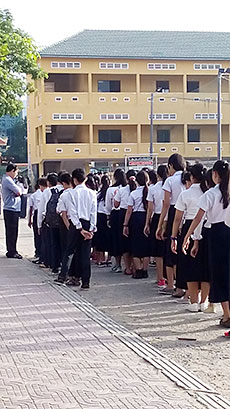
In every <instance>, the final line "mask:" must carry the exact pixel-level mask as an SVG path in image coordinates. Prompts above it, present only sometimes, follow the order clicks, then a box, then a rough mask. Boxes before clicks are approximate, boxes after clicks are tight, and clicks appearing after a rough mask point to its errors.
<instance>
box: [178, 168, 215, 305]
mask: <svg viewBox="0 0 230 409" xmlns="http://www.w3.org/2000/svg"><path fill="white" fill-rule="evenodd" d="M190 172H191V183H192V184H191V186H190V188H189V189H187V190H184V191H183V192H181V194H180V195H179V197H178V199H177V201H176V204H175V208H176V214H175V217H174V223H173V229H172V238H171V240H172V241H171V248H172V251H173V253H175V254H178V264H177V274H178V275H181V276H182V278H181V281H184V282H185V286H186V283H187V286H188V293H189V296H190V301H191V304H190V305H189V306H188V307H187V309H188V310H189V311H191V312H198V311H200V310H201V311H204V310H205V308H206V307H207V305H206V302H207V297H208V294H209V290H210V284H209V281H210V277H209V276H208V275H207V270H206V269H204V265H203V252H202V248H201V246H200V249H199V251H197V252H196V253H197V254H196V257H192V254H190V251H191V250H192V248H193V243H194V242H193V241H191V245H190V249H189V251H188V254H187V256H186V255H185V254H184V253H183V252H182V244H183V240H184V237H185V235H186V233H187V231H188V229H189V227H190V225H191V223H192V221H193V219H194V217H195V216H196V213H197V211H198V203H199V199H200V198H201V196H202V195H203V193H204V192H206V190H207V186H206V182H205V173H206V169H205V168H204V167H203V165H202V164H201V163H197V164H195V165H194V166H192V167H191V171H190ZM183 218H184V220H183ZM182 220H183V227H182V231H181V235H180V237H179V238H178V233H179V228H180V224H181V222H182ZM201 227H202V225H200V230H201ZM199 235H200V233H199V232H197V231H195V234H194V240H195V242H196V241H197V240H198V237H197V236H199ZM185 286H182V287H180V288H185ZM199 289H201V304H200V305H199V302H198V295H199Z"/></svg>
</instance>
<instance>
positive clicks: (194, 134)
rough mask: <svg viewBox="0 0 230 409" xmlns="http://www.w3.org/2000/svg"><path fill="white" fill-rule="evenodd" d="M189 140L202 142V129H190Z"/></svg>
mask: <svg viewBox="0 0 230 409" xmlns="http://www.w3.org/2000/svg"><path fill="white" fill-rule="evenodd" d="M188 142H200V129H188Z"/></svg>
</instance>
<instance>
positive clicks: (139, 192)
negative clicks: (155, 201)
mask: <svg viewBox="0 0 230 409" xmlns="http://www.w3.org/2000/svg"><path fill="white" fill-rule="evenodd" d="M143 189H144V186H138V187H137V188H136V190H133V192H131V193H130V196H129V201H128V206H132V208H133V212H145V211H146V210H145V208H144V205H143V202H142V198H143Z"/></svg>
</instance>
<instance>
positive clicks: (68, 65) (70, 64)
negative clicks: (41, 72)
mask: <svg viewBox="0 0 230 409" xmlns="http://www.w3.org/2000/svg"><path fill="white" fill-rule="evenodd" d="M51 68H77V69H79V68H81V63H80V62H68V61H64V62H57V61H52V62H51Z"/></svg>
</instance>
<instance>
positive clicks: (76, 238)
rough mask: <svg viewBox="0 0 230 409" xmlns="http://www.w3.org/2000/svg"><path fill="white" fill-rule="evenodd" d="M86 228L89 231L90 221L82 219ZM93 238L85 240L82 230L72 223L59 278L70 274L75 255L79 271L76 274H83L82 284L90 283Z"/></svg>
mask: <svg viewBox="0 0 230 409" xmlns="http://www.w3.org/2000/svg"><path fill="white" fill-rule="evenodd" d="M80 221H81V224H82V227H83V229H84V230H87V231H89V228H90V222H89V221H88V220H83V219H81V220H80ZM91 242H92V240H84V237H83V236H82V234H81V232H80V230H77V229H76V227H75V226H74V225H73V224H72V223H71V224H70V229H69V235H68V244H67V249H66V252H65V255H64V257H63V260H62V267H61V272H60V274H59V278H61V279H63V280H65V279H66V276H67V275H68V272H69V268H70V264H71V261H72V258H73V255H75V257H76V268H77V272H76V275H75V276H79V275H80V276H81V278H82V285H88V284H89V281H90V275H91V265H90V252H91Z"/></svg>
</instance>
